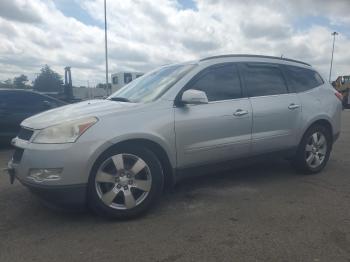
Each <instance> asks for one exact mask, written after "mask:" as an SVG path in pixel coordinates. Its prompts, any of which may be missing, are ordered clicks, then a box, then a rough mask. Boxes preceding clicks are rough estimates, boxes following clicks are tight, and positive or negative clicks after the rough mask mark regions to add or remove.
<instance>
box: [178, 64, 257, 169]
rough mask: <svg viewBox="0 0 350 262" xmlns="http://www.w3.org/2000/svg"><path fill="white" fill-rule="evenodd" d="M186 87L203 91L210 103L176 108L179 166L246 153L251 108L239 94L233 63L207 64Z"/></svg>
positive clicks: (194, 164)
mask: <svg viewBox="0 0 350 262" xmlns="http://www.w3.org/2000/svg"><path fill="white" fill-rule="evenodd" d="M187 89H196V90H201V91H204V92H205V93H206V95H207V97H208V100H209V103H208V104H201V105H186V106H182V107H176V108H175V133H176V148H177V166H178V168H185V167H191V166H198V165H205V164H210V163H215V162H220V161H224V160H230V159H234V158H239V157H243V156H247V155H249V153H250V144H251V124H252V108H251V105H250V101H249V99H248V98H243V97H242V89H241V81H240V77H239V75H238V71H237V67H236V65H235V64H224V65H219V66H214V67H209V68H207V69H205V70H203V71H202V72H200V73H199V74H198V75H197V76H195V77H194V78H193V79H192V80H191V81H190V82H189V83H188V84H187V85H186V87H185V90H187Z"/></svg>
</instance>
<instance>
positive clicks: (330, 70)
mask: <svg viewBox="0 0 350 262" xmlns="http://www.w3.org/2000/svg"><path fill="white" fill-rule="evenodd" d="M336 35H338V33H337V32H333V33H332V36H333V48H332V59H331V68H330V69H329V80H328V81H329V83H330V82H331V78H332V67H333V54H334V43H335V36H336Z"/></svg>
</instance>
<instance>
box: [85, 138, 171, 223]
mask: <svg viewBox="0 0 350 262" xmlns="http://www.w3.org/2000/svg"><path fill="white" fill-rule="evenodd" d="M163 187H164V175H163V169H162V166H161V164H160V161H159V160H158V158H157V156H156V155H155V154H154V153H153V152H152V151H150V150H148V149H147V148H144V147H138V146H133V145H130V146H121V147H119V148H118V147H116V148H113V149H111V150H108V151H106V152H105V153H103V154H102V155H101V156H100V157H99V158H98V160H97V161H96V162H95V164H94V166H93V168H92V170H91V173H90V177H89V184H88V204H89V207H90V208H91V209H92V210H93V211H94V212H95V213H96V214H98V215H101V216H104V217H107V218H113V219H128V218H135V217H137V216H140V215H141V214H143V213H145V212H146V211H148V210H149V209H150V208H151V207H152V206H153V205H154V204H155V202H156V201H157V200H158V199H159V198H160V196H161V194H162V191H163Z"/></svg>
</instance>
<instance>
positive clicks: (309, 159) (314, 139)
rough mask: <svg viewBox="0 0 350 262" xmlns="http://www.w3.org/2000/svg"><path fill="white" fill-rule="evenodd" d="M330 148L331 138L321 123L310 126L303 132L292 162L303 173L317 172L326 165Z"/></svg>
mask: <svg viewBox="0 0 350 262" xmlns="http://www.w3.org/2000/svg"><path fill="white" fill-rule="evenodd" d="M331 149H332V138H331V134H330V132H329V130H328V129H327V128H325V127H324V126H321V125H315V126H312V127H311V128H309V129H308V130H307V131H306V133H305V134H304V137H303V139H302V140H301V142H300V144H299V147H298V150H297V154H296V156H295V159H294V161H293V164H294V166H295V167H296V169H297V170H298V171H301V172H303V173H306V174H314V173H318V172H320V171H321V170H322V169H323V168H324V167H325V166H326V164H327V162H328V159H329V155H330V152H331Z"/></svg>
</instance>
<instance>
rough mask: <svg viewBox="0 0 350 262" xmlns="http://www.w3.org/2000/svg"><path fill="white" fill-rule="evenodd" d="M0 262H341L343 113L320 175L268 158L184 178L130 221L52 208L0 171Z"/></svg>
mask: <svg viewBox="0 0 350 262" xmlns="http://www.w3.org/2000/svg"><path fill="white" fill-rule="evenodd" d="M11 153H12V150H11V149H1V150H0V168H5V167H6V162H7V160H8V159H9V158H10V156H11ZM0 261H1V262H15V261H26V262H28V261H45V262H47V261H50V262H56V261H60V262H61V261H62V262H63V261H84V262H85V261H86V262H88V261H99V262H103V261H162V262H174V261H314V262H318V261H326V262H329V261H332V262H333V261H344V262H349V261H350V111H344V113H343V125H342V133H341V137H340V138H339V140H338V141H337V143H336V144H335V146H334V149H333V152H332V155H331V158H330V160H329V163H328V166H327V167H326V169H325V170H324V171H323V172H322V173H320V174H318V175H311V176H310V175H309V176H303V175H299V174H296V173H295V171H294V170H293V169H292V168H291V166H290V165H289V163H288V162H287V161H284V160H278V159H276V160H272V161H269V162H264V163H255V164H254V165H250V166H247V167H244V168H239V169H234V170H231V171H230V172H225V173H218V174H213V175H210V176H205V177H198V178H193V179H189V180H185V181H183V182H181V183H180V184H179V185H177V186H176V187H175V189H174V190H172V191H171V192H168V193H166V194H164V196H163V198H162V200H161V201H160V203H159V205H158V206H157V207H156V208H154V209H153V210H152V211H151V212H150V213H148V214H147V215H145V216H143V217H141V218H139V219H135V220H131V221H124V222H120V221H108V220H105V219H102V218H100V217H97V216H95V215H93V214H91V213H90V212H87V211H86V212H79V213H74V212H73V213H72V212H62V211H58V210H51V209H49V208H47V207H45V206H43V205H42V204H41V202H40V201H38V199H37V198H36V197H34V196H33V195H31V194H30V193H29V191H28V190H27V189H26V188H24V187H23V186H22V185H21V184H20V183H18V181H16V183H15V184H14V185H10V184H9V181H8V177H7V176H5V175H2V174H1V175H0Z"/></svg>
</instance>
